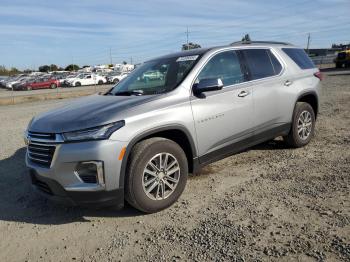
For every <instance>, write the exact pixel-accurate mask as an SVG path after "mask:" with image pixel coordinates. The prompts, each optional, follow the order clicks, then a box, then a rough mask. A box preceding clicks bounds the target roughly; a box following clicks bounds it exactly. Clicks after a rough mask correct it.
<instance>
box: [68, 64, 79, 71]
mask: <svg viewBox="0 0 350 262" xmlns="http://www.w3.org/2000/svg"><path fill="white" fill-rule="evenodd" d="M79 69H80V67H79V66H78V65H74V64H70V65H68V66H67V67H66V68H65V70H66V71H76V70H79Z"/></svg>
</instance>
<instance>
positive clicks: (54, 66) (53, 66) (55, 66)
mask: <svg viewBox="0 0 350 262" xmlns="http://www.w3.org/2000/svg"><path fill="white" fill-rule="evenodd" d="M57 70H58V66H57V65H55V64H51V65H50V71H57Z"/></svg>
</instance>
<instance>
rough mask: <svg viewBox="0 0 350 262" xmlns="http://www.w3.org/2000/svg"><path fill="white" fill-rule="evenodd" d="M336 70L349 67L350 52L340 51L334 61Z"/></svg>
mask: <svg viewBox="0 0 350 262" xmlns="http://www.w3.org/2000/svg"><path fill="white" fill-rule="evenodd" d="M334 63H335V67H336V68H345V67H349V66H350V50H344V51H340V52H339V53H338V54H337V57H336V58H335V59H334Z"/></svg>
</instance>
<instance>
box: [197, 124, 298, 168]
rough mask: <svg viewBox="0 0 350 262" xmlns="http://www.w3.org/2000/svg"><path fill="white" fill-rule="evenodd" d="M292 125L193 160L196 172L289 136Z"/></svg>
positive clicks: (278, 127) (259, 134)
mask: <svg viewBox="0 0 350 262" xmlns="http://www.w3.org/2000/svg"><path fill="white" fill-rule="evenodd" d="M290 128H291V123H288V124H283V125H280V126H277V127H274V128H272V129H269V130H266V131H263V132H261V133H258V134H254V135H253V136H251V137H248V138H245V139H243V140H241V141H239V142H235V143H232V144H230V145H228V146H225V147H223V148H220V149H218V150H215V151H213V152H210V153H208V154H205V155H203V156H201V157H199V158H196V159H194V160H193V162H194V163H195V164H194V172H196V171H198V170H199V169H200V168H202V167H204V166H206V165H208V164H210V163H213V162H215V161H218V160H221V159H223V158H226V157H228V156H231V155H233V154H236V153H239V152H242V151H243V150H245V149H247V148H249V147H252V146H255V145H258V144H260V143H262V142H265V141H268V140H270V139H273V138H275V137H278V136H284V135H287V134H288V133H289V131H290Z"/></svg>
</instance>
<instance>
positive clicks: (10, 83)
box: [5, 74, 27, 89]
mask: <svg viewBox="0 0 350 262" xmlns="http://www.w3.org/2000/svg"><path fill="white" fill-rule="evenodd" d="M26 77H27V75H25V74H20V75H17V76H14V77H11V78H9V79H8V80H7V81H6V82H5V83H6V84H5V86H6V88H7V89H12V86H13V85H14V84H17V83H19V82H21V81H23V80H24V79H25V78H26Z"/></svg>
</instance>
